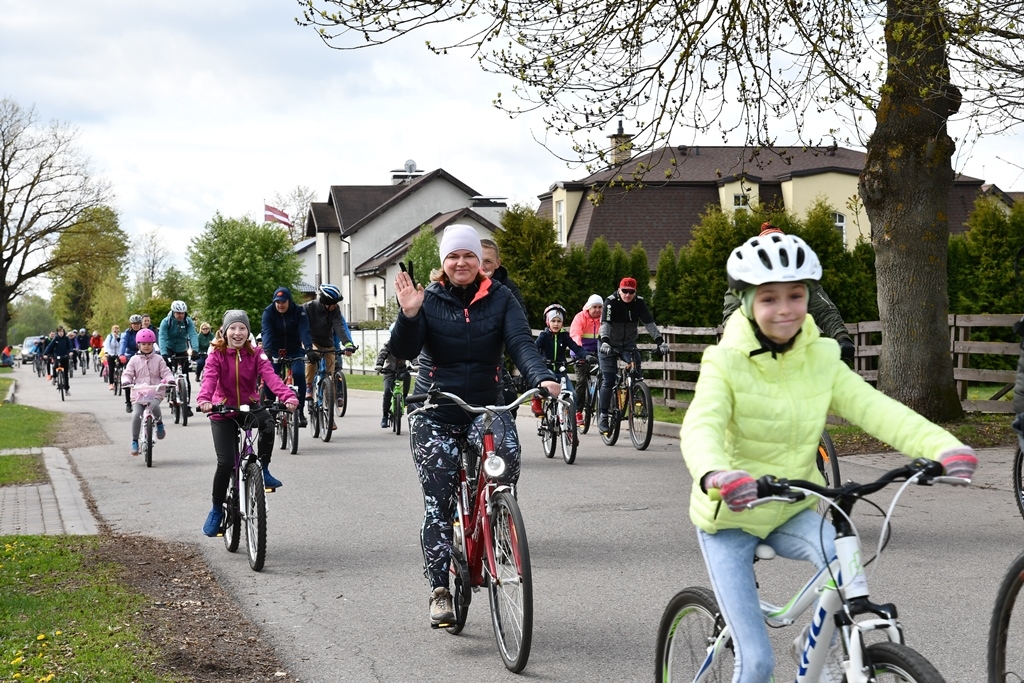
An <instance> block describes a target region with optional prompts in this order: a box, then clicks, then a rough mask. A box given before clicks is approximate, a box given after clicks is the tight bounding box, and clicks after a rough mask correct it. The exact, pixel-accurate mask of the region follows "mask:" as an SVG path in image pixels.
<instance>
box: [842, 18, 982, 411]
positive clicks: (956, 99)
mask: <svg viewBox="0 0 1024 683" xmlns="http://www.w3.org/2000/svg"><path fill="white" fill-rule="evenodd" d="M887 9H888V18H887V22H886V27H885V34H886V47H887V56H888V72H887V76H886V83H885V86H884V88H883V90H882V96H881V100H880V102H879V105H878V111H877V122H876V127H875V131H874V133H873V134H872V135H871V139H870V140H869V142H868V154H867V161H866V163H865V166H864V170H863V171H862V172H861V176H860V195H861V198H862V200H863V201H864V206H865V208H866V210H867V214H868V218H869V219H870V221H871V242H872V244H873V245H874V249H875V265H876V269H877V275H878V313H879V318H880V321H881V324H882V348H881V355H880V358H879V364H878V388H879V389H880V390H882V391H883V392H885V393H886V394H888V395H889V396H891V397H893V398H895V399H896V400H898V401H900V402H901V403H904V404H906V405H908V406H910V407H911V408H913V409H914V410H916V411H918V412H920V413H921V414H923V415H925V416H926V417H928V418H929V419H932V420H935V421H947V420H953V419H957V418H960V417H962V416H963V408H962V407H961V405H960V400H959V397H958V396H957V394H956V386H955V384H954V381H953V362H952V358H951V356H950V349H949V327H948V324H947V313H948V310H949V301H948V296H947V291H946V254H947V251H948V247H949V224H948V221H947V215H948V212H947V209H948V205H949V192H950V189H951V188H952V185H953V177H954V176H953V167H952V164H951V162H950V159H951V158H952V155H953V152H954V150H955V148H956V145H955V143H954V141H953V140H952V138H950V137H949V135H948V133H947V132H946V121H947V119H948V117H949V116H950V115H952V114H954V113H956V111H957V110H958V109H959V106H960V93H959V91H958V90H957V89H956V87H955V86H953V85H952V84H951V83H950V82H949V69H948V65H947V62H946V41H945V38H944V36H943V25H944V23H943V17H942V13H941V9H940V7H939V2H938V0H888V3H887Z"/></svg>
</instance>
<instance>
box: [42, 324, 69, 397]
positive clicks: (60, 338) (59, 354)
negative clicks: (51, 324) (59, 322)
mask: <svg viewBox="0 0 1024 683" xmlns="http://www.w3.org/2000/svg"><path fill="white" fill-rule="evenodd" d="M72 348H73V343H72V341H71V338H70V337H68V333H67V332H66V331H65V330H64V327H63V326H61V327H58V328H57V336H55V337H54V338H53V341H51V342H50V343H49V344H47V345H46V350H45V351H43V355H44V356H46V357H47V358H53V360H54V363H53V374H54V375H56V374H57V368H64V372H62V373H61V375H62V376H63V377H64V393H66V394H69V395H70V394H71V385H70V384H69V383H68V380H69V379H70V377H69V375H70V374H71V373H70V372H68V365H69V363H68V359H69V358H70V357H71V351H72ZM54 383H56V380H54Z"/></svg>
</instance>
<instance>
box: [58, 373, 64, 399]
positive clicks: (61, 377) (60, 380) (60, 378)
mask: <svg viewBox="0 0 1024 683" xmlns="http://www.w3.org/2000/svg"><path fill="white" fill-rule="evenodd" d="M57 391H59V392H60V400H62V401H63V400H64V372H63V371H59V372H58V373H57Z"/></svg>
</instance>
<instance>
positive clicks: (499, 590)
mask: <svg viewBox="0 0 1024 683" xmlns="http://www.w3.org/2000/svg"><path fill="white" fill-rule="evenodd" d="M491 503H492V512H491V518H490V524H491V537H492V539H493V541H494V563H495V568H496V570H497V576H492V577H490V579H489V581H488V584H487V596H488V598H489V599H490V603H491V624H492V625H493V626H494V638H495V640H496V641H497V643H498V651H499V652H500V653H501V659H502V661H504V662H505V668H507V669H508V670H509V671H511V672H512V673H519V672H520V671H522V670H523V669H524V668H525V667H526V662H527V660H528V659H529V658H530V644H531V642H532V640H533V577H532V574H531V572H530V550H529V546H528V544H527V542H526V527H525V525H524V524H523V515H522V513H521V512H520V511H519V504H518V503H517V502H516V499H515V498H513V497H512V494H511V493H510V492H508V491H497V492H495V494H494V495H493V496H492V497H491Z"/></svg>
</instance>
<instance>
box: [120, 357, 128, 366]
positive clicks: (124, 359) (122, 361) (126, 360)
mask: <svg viewBox="0 0 1024 683" xmlns="http://www.w3.org/2000/svg"><path fill="white" fill-rule="evenodd" d="M120 360H121V365H124V364H125V363H127V362H128V356H121V357H120Z"/></svg>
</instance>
